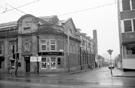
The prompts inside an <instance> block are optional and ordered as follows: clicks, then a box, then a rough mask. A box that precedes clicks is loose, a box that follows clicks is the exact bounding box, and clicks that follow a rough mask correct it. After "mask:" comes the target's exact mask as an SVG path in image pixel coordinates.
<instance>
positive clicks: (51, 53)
mask: <svg viewBox="0 0 135 88" xmlns="http://www.w3.org/2000/svg"><path fill="white" fill-rule="evenodd" d="M38 54H39V55H64V53H63V52H39V53H38Z"/></svg>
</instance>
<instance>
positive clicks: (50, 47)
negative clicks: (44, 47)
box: [49, 39, 57, 51]
mask: <svg viewBox="0 0 135 88" xmlns="http://www.w3.org/2000/svg"><path fill="white" fill-rule="evenodd" d="M52 40H54V41H55V43H54V44H52V42H51V41H52ZM52 45H54V46H55V49H54V50H52ZM56 46H57V40H56V39H50V40H49V50H50V51H56V50H57V48H56Z"/></svg>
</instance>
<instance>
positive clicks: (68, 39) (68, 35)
mask: <svg viewBox="0 0 135 88" xmlns="http://www.w3.org/2000/svg"><path fill="white" fill-rule="evenodd" d="M69 44H70V43H69V28H68V73H69V72H70V60H69V46H70V45H69Z"/></svg>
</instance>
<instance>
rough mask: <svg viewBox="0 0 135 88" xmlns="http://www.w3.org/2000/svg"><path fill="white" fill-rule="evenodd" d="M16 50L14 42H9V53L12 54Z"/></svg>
mask: <svg viewBox="0 0 135 88" xmlns="http://www.w3.org/2000/svg"><path fill="white" fill-rule="evenodd" d="M15 52H16V46H15V43H14V42H13V43H10V55H13V54H14V53H15Z"/></svg>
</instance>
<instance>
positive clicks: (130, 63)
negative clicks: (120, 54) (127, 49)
mask: <svg viewBox="0 0 135 88" xmlns="http://www.w3.org/2000/svg"><path fill="white" fill-rule="evenodd" d="M122 66H123V68H126V69H135V58H133V59H128V58H126V59H122Z"/></svg>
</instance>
